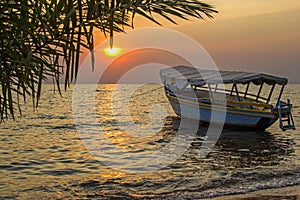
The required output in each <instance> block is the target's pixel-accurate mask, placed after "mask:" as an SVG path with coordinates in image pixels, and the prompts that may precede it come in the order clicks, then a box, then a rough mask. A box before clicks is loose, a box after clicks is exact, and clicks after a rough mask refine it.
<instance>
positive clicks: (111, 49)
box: [104, 47, 122, 56]
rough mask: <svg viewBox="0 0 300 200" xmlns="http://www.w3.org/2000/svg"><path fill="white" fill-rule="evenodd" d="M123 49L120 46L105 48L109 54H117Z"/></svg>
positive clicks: (105, 51)
mask: <svg viewBox="0 0 300 200" xmlns="http://www.w3.org/2000/svg"><path fill="white" fill-rule="evenodd" d="M121 51H122V49H121V48H119V47H113V48H110V47H107V48H105V49H104V53H105V54H106V55H108V56H117V55H119V54H120V53H121Z"/></svg>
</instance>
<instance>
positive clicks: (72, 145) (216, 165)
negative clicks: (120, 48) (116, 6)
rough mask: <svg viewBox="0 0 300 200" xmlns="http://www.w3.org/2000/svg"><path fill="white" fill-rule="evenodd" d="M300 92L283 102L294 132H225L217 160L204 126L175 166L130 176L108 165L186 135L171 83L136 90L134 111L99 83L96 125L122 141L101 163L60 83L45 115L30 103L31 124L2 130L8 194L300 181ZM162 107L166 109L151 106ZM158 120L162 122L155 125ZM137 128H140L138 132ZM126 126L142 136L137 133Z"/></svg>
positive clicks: (180, 194)
mask: <svg viewBox="0 0 300 200" xmlns="http://www.w3.org/2000/svg"><path fill="white" fill-rule="evenodd" d="M299 86H300V85H288V86H287V88H286V90H285V94H284V96H283V98H282V99H283V100H286V99H287V98H290V99H291V102H292V103H293V105H294V107H293V115H294V120H295V123H296V127H297V128H298V129H296V130H295V131H286V132H282V131H281V130H280V128H279V127H278V122H276V123H275V124H274V125H272V126H271V127H270V128H268V129H267V130H266V131H264V132H255V130H252V131H251V132H250V131H249V132H246V131H242V132H241V131H240V132H239V131H230V130H224V131H223V132H222V134H221V136H220V138H219V139H218V141H217V143H216V145H215V146H214V148H213V149H212V150H211V151H210V152H209V154H208V155H207V156H206V157H200V156H199V154H198V153H197V152H198V151H199V149H200V148H201V146H202V145H203V143H204V142H205V141H206V138H205V133H206V131H207V127H205V126H204V125H203V126H200V128H199V130H198V131H197V133H196V135H195V137H194V138H193V140H192V142H191V143H190V145H189V146H188V148H187V149H186V151H185V152H184V153H183V154H182V155H179V156H178V158H177V159H176V160H174V162H172V163H170V164H169V165H167V166H162V168H161V169H158V170H154V171H151V170H150V171H142V170H141V171H139V169H136V172H134V171H131V172H130V171H122V170H118V169H116V168H112V167H111V166H112V165H109V163H110V162H111V163H114V165H113V166H122V167H124V166H125V167H126V164H128V163H130V164H132V163H134V162H137V161H136V160H133V159H132V160H130V157H128V155H126V153H124V151H125V152H126V151H128V152H130V153H132V154H133V155H137V156H141V157H143V156H144V155H145V154H146V153H149V152H150V153H151V152H153V151H155V150H156V151H157V150H159V149H160V148H163V147H164V146H166V145H167V144H169V143H170V141H172V139H173V138H175V136H176V133H177V132H178V129H180V119H179V118H178V117H176V116H175V114H174V113H173V111H172V109H171V107H170V105H169V103H168V101H167V99H166V98H165V97H164V92H163V89H162V87H161V86H160V87H158V86H157V85H146V86H141V87H142V89H140V90H138V91H135V92H134V93H133V94H132V97H131V99H130V103H129V108H128V109H129V112H128V113H129V114H128V113H127V112H123V111H122V110H121V108H122V106H124V104H123V103H122V101H121V100H122V96H118V94H116V95H115V96H114V98H112V93H111V92H112V91H113V90H114V89H115V87H116V86H115V85H98V87H97V91H96V98H95V102H92V103H95V105H96V109H97V110H96V113H97V120H98V122H99V124H98V125H95V126H94V127H95V129H98V128H99V127H101V131H102V133H103V135H105V136H106V137H107V138H109V140H110V141H111V142H112V144H113V145H111V144H102V143H100V145H99V147H98V148H99V150H100V151H103V152H105V156H103V157H102V159H104V160H102V161H101V159H100V160H99V159H97V158H96V157H95V156H94V155H93V154H91V152H90V151H88V149H89V147H87V146H86V144H87V143H85V141H84V138H83V136H82V135H80V134H78V132H77V129H76V126H75V123H74V120H73V113H72V89H70V90H68V91H67V92H66V93H63V97H60V95H59V94H58V93H54V92H53V85H45V86H44V88H43V94H42V97H41V98H42V99H41V101H40V107H39V108H38V110H37V111H36V112H32V105H31V103H30V102H28V103H27V104H26V105H24V106H23V117H22V118H18V119H17V120H16V121H14V122H13V121H7V122H5V123H2V124H0V146H1V148H0V160H1V162H0V198H11V199H14V198H16V199H24V198H27V199H29V198H32V197H33V198H34V199H39V198H55V199H59V198H98V199H111V198H120V199H127V198H128V199H134V198H137V199H138V198H145V199H161V198H170V199H174V198H183V199H197V198H205V197H214V196H220V195H225V194H234V193H243V192H248V191H255V190H259V189H266V188H276V187H284V186H290V185H297V184H300V131H299V128H300V107H299V105H300V99H299V94H300V87H299ZM86 87H88V85H86ZM122 87H123V89H124V90H126V88H130V87H132V85H124V86H122ZM141 87H140V88H141ZM84 103H88V102H83V104H84ZM89 103H91V102H89ZM154 104H159V105H160V107H159V108H161V109H152V110H151V105H154ZM111 105H113V107H114V108H113V109H111ZM83 109H84V108H83ZM163 109H165V111H162V110H163ZM160 110H161V112H158V111H160ZM163 112H164V115H166V117H164V115H162V113H163ZM149 115H150V117H149ZM151 115H153V116H156V117H158V119H160V118H159V117H161V120H158V121H156V123H150V122H151V119H152V120H153V118H151ZM132 123H134V124H136V125H138V126H139V127H141V128H140V129H138V131H136V132H135V129H134V128H130V127H131V126H132ZM191 123H193V122H191ZM149 124H150V125H151V126H149ZM126 127H127V128H126ZM124 128H125V129H126V130H127V129H128V130H127V131H129V132H133V134H135V135H134V136H135V137H128V133H126V131H124V130H123V129H124ZM150 132H151V134H150ZM153 133H154V134H153ZM143 136H147V137H143ZM85 137H87V138H88V137H93V136H92V135H90V136H88V135H85ZM92 139H94V138H92ZM184 140H185V138H183V139H182V140H181V141H184ZM116 149H122V152H121V151H120V152H117V153H118V154H116V155H118V157H113V158H114V159H112V157H111V156H108V155H114V153H116ZM174 154H176V152H174ZM103 155H104V154H103ZM105 159H106V160H105ZM129 167H132V165H130V166H129V164H128V168H129Z"/></svg>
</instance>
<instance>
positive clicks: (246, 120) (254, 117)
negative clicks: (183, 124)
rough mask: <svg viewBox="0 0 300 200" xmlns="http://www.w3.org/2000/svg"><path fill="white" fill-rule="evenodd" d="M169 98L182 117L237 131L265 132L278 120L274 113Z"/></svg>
mask: <svg viewBox="0 0 300 200" xmlns="http://www.w3.org/2000/svg"><path fill="white" fill-rule="evenodd" d="M167 97H168V99H169V101H170V103H171V106H172V108H173V110H174V112H175V113H176V114H177V115H178V116H180V117H187V118H190V119H194V120H199V121H200V122H205V123H210V122H212V121H214V122H216V123H224V126H225V127H227V128H232V129H237V130H265V129H266V128H268V127H269V126H271V125H272V124H273V123H274V122H275V121H276V120H277V119H278V118H277V117H276V115H275V114H274V113H272V112H266V111H260V110H250V109H241V108H230V107H226V106H212V105H211V104H209V103H204V102H201V101H197V102H195V101H191V100H187V99H183V98H177V97H176V96H172V95H170V94H167ZM212 116H213V117H212Z"/></svg>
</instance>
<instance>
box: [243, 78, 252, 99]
mask: <svg viewBox="0 0 300 200" xmlns="http://www.w3.org/2000/svg"><path fill="white" fill-rule="evenodd" d="M250 83H251V82H249V83H248V84H247V87H246V90H245V95H244V99H246V98H247V94H248V90H249V86H250Z"/></svg>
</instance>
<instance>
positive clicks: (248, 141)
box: [163, 116, 294, 170]
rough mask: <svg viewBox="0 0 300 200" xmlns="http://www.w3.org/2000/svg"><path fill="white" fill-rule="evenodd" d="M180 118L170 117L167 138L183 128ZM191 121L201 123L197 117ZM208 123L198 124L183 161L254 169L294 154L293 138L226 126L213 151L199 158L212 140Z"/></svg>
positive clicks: (221, 166)
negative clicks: (205, 145)
mask: <svg viewBox="0 0 300 200" xmlns="http://www.w3.org/2000/svg"><path fill="white" fill-rule="evenodd" d="M180 120H181V119H180V118H179V117H172V116H169V117H167V118H166V123H165V126H164V128H163V131H164V134H165V137H168V138H170V135H174V134H176V131H177V130H178V128H179V127H180ZM189 120H190V123H198V121H197V120H191V119H189ZM207 130H208V126H207V124H203V123H201V122H200V123H199V128H198V132H197V135H196V136H195V138H194V140H193V142H192V143H191V145H190V147H189V148H188V149H187V151H186V152H185V154H184V155H183V156H182V157H181V158H180V159H179V160H181V161H179V162H180V163H181V164H183V165H184V163H186V164H187V165H189V164H191V163H194V164H195V163H198V165H200V166H201V165H202V166H206V167H208V168H212V167H216V169H217V168H227V169H228V170H230V169H235V168H253V167H255V166H275V165H280V164H281V162H284V161H287V159H289V157H290V156H291V155H292V154H293V153H294V142H293V140H292V138H289V137H286V136H284V135H276V134H275V135H274V134H272V133H270V132H266V131H259V132H246V131H242V132H241V131H232V130H231V129H223V131H222V133H221V135H220V137H219V139H218V141H217V143H216V144H215V146H214V148H213V149H212V151H211V152H210V153H209V154H208V155H207V156H206V157H205V158H201V157H199V154H197V151H198V152H199V150H200V149H201V146H202V145H203V144H204V143H206V142H210V141H209V138H208V137H207V136H206V133H207Z"/></svg>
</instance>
